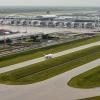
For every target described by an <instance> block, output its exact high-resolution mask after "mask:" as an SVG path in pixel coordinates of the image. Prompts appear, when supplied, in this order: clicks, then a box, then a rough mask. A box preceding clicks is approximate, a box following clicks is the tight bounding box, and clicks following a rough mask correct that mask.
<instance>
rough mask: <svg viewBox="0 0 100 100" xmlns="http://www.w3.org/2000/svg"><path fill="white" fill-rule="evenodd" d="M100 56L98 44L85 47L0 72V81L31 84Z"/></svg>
mask: <svg viewBox="0 0 100 100" xmlns="http://www.w3.org/2000/svg"><path fill="white" fill-rule="evenodd" d="M97 58H100V46H95V47H91V48H87V49H85V50H80V51H77V52H74V53H71V54H67V55H64V56H61V57H57V58H53V59H49V60H46V61H43V62H40V63H36V64H33V65H30V66H27V67H24V68H20V69H16V70H13V71H9V72H5V73H2V74H0V83H4V84H31V83H34V82H39V81H42V80H45V79H48V78H50V77H53V76H55V75H58V74H60V73H63V72H65V71H68V70H71V69H73V68H76V67H78V66H80V65H83V64H85V63H88V62H90V61H93V60H95V59H97Z"/></svg>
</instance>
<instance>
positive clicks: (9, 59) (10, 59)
mask: <svg viewBox="0 0 100 100" xmlns="http://www.w3.org/2000/svg"><path fill="white" fill-rule="evenodd" d="M96 41H100V36H96V37H92V38H89V39H83V40H77V41H73V42H69V43H64V44H59V45H55V46H49V47H45V48H41V49H35V50H30V51H26V52H23V53H19V54H13V55H10V56H5V57H1V58H0V67H5V66H8V65H11V64H16V63H19V62H23V61H26V60H30V59H34V58H37V57H41V56H43V54H48V53H56V52H59V51H63V50H67V49H70V48H74V47H78V46H81V45H85V44H89V43H92V42H96Z"/></svg>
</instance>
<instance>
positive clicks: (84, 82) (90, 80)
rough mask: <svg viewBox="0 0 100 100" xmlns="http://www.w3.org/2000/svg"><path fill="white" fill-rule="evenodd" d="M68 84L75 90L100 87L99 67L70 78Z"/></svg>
mask: <svg viewBox="0 0 100 100" xmlns="http://www.w3.org/2000/svg"><path fill="white" fill-rule="evenodd" d="M68 84H69V86H71V87H76V88H94V87H100V66H98V67H96V68H93V69H91V70H89V71H87V72H85V73H82V74H80V75H78V76H76V77H74V78H72V79H71V80H70V81H69V83H68Z"/></svg>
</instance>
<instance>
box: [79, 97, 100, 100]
mask: <svg viewBox="0 0 100 100" xmlns="http://www.w3.org/2000/svg"><path fill="white" fill-rule="evenodd" d="M80 100H100V96H96V97H91V98H85V99H80Z"/></svg>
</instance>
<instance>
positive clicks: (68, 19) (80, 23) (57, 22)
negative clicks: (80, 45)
mask: <svg viewBox="0 0 100 100" xmlns="http://www.w3.org/2000/svg"><path fill="white" fill-rule="evenodd" d="M0 24H2V25H18V26H34V27H62V28H91V29H94V28H96V27H100V19H99V17H98V16H95V17H94V16H92V17H91V16H65V15H41V16H35V17H31V16H30V17H26V16H6V17H0Z"/></svg>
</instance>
